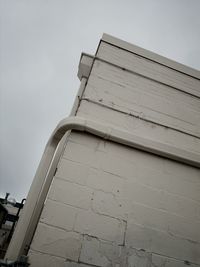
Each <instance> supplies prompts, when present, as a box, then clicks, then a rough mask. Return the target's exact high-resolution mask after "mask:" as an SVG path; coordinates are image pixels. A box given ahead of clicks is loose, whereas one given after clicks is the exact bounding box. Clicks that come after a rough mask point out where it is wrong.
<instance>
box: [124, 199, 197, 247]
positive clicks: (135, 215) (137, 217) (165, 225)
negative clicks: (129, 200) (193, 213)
mask: <svg viewBox="0 0 200 267" xmlns="http://www.w3.org/2000/svg"><path fill="white" fill-rule="evenodd" d="M128 222H129V223H135V224H139V225H143V226H144V227H148V228H152V229H155V230H159V231H164V232H166V233H168V234H171V235H173V236H177V237H181V238H183V239H189V240H191V241H196V242H199V243H200V231H199V229H200V223H199V222H194V221H193V220H191V219H190V218H184V217H182V216H177V215H175V214H171V213H168V212H166V211H162V210H158V209H153V208H150V207H149V206H144V205H141V204H138V203H134V204H132V205H131V206H130V212H129V213H128ZM188 226H190V227H188Z"/></svg>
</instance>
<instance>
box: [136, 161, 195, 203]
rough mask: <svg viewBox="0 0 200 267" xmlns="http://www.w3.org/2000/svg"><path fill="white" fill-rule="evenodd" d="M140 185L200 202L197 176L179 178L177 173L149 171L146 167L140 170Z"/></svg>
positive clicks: (138, 175) (138, 176)
mask: <svg viewBox="0 0 200 267" xmlns="http://www.w3.org/2000/svg"><path fill="white" fill-rule="evenodd" d="M136 179H137V180H138V182H139V183H141V184H144V185H148V186H151V187H153V188H157V189H160V190H163V191H166V192H168V193H172V194H177V195H179V196H182V197H185V198H190V199H191V200H195V201H199V200H200V194H199V192H200V183H199V178H198V177H197V176H195V175H190V179H189V178H188V176H186V177H184V176H179V175H176V172H174V173H173V174H172V173H171V174H170V173H169V172H166V171H163V172H159V171H158V170H156V169H154V170H152V169H149V168H146V166H144V167H143V168H138V172H137V178H136ZM180 184H181V186H180Z"/></svg>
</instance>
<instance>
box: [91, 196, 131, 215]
mask: <svg viewBox="0 0 200 267" xmlns="http://www.w3.org/2000/svg"><path fill="white" fill-rule="evenodd" d="M127 206H128V204H127V202H125V201H124V200H123V199H121V198H118V197H117V196H115V195H113V194H111V193H104V192H102V191H95V192H94V197H93V201H92V207H93V210H94V211H95V212H96V213H100V214H104V215H108V216H112V217H115V218H118V219H124V220H126V219H127V217H128V207H127Z"/></svg>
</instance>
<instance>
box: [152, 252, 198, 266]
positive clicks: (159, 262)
mask: <svg viewBox="0 0 200 267" xmlns="http://www.w3.org/2000/svg"><path fill="white" fill-rule="evenodd" d="M188 266H190V267H199V266H200V265H196V264H193V263H191V262H187V261H185V262H184V261H180V260H177V259H172V258H168V257H164V256H161V255H155V254H152V264H151V267H188Z"/></svg>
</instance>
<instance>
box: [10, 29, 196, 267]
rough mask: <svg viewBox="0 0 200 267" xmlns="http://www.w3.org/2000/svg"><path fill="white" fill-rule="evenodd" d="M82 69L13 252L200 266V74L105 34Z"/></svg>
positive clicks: (75, 261)
mask: <svg viewBox="0 0 200 267" xmlns="http://www.w3.org/2000/svg"><path fill="white" fill-rule="evenodd" d="M78 77H79V79H80V80H81V85H80V89H79V92H78V95H77V98H76V100H75V103H74V107H73V109H72V113H71V118H69V119H66V120H63V121H62V122H61V123H60V124H59V126H58V127H57V128H56V130H55V131H54V133H53V134H52V136H51V138H50V140H49V142H48V144H47V146H46V149H45V152H44V155H43V157H42V160H41V162H40V165H39V167H38V170H37V173H36V176H35V178H34V181H33V183H32V186H31V189H30V192H29V194H28V198H27V202H26V204H25V207H24V210H23V215H22V216H21V218H20V221H19V223H18V225H17V228H16V231H15V233H14V236H13V238H12V241H11V244H10V246H9V248H8V251H7V254H6V257H7V258H8V259H10V260H16V259H17V258H18V257H19V256H20V255H22V254H27V253H28V257H29V260H30V263H31V266H49V265H50V266H53V265H55V266H79V265H80V266H82V267H83V266H84V264H87V266H88V265H89V266H134V264H137V265H138V266H163V264H168V265H167V266H183V265H184V264H186V265H187V264H188V263H189V264H191V265H192V266H197V265H200V236H199V232H200V231H199V229H200V212H199V211H200V204H199V202H200V190H199V184H200V171H199V167H200V140H199V138H200V119H199V118H200V72H199V71H197V70H194V69H191V68H189V67H186V66H184V65H181V64H179V63H177V62H174V61H171V60H169V59H167V58H164V57H161V56H159V55H156V54H154V53H152V52H149V51H147V50H144V49H142V48H139V47H136V46H134V45H132V44H129V43H127V42H124V41H121V40H119V39H117V38H115V37H112V36H109V35H107V34H104V35H103V37H102V40H101V41H100V43H99V46H98V49H97V52H96V55H95V56H94V57H92V56H90V55H87V54H82V57H81V60H80V63H79V72H78ZM70 130H72V131H70ZM66 132H67V133H66ZM65 133H66V134H65ZM63 135H64V137H63V139H62V140H61V142H60V143H59V141H60V139H61V137H62V136H63ZM58 143H59V145H58ZM57 145H58V148H57ZM64 264H65V265H64ZM117 264H118V265H117ZM139 264H140V265H139Z"/></svg>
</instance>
